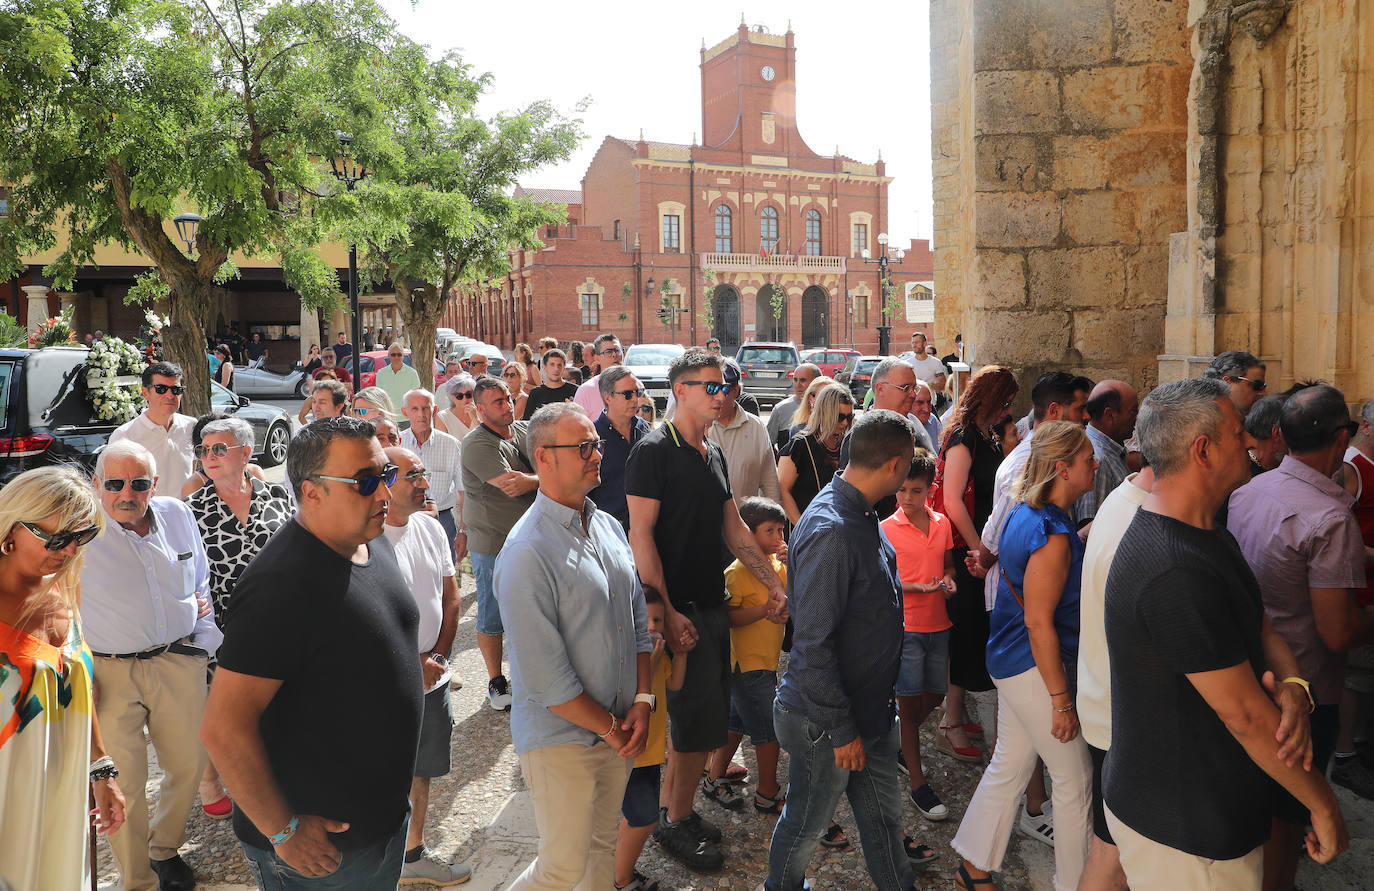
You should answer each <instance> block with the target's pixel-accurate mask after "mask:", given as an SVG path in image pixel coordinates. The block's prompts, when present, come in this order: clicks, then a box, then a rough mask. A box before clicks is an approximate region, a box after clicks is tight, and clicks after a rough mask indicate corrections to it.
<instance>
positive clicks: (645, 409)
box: [639, 405, 654, 417]
mask: <svg viewBox="0 0 1374 891" xmlns="http://www.w3.org/2000/svg"><path fill="white" fill-rule="evenodd" d="M639 413H640V414H641V415H649V416H650V417H653V414H654V407H653V406H652V405H641V406H640V407H639Z"/></svg>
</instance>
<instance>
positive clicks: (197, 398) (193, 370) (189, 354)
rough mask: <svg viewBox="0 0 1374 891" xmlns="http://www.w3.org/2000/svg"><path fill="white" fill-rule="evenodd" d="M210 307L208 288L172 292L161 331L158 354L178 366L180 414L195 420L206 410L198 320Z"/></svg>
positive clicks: (206, 369)
mask: <svg viewBox="0 0 1374 891" xmlns="http://www.w3.org/2000/svg"><path fill="white" fill-rule="evenodd" d="M209 304H210V285H209V284H208V283H202V282H193V283H187V284H183V285H182V286H180V287H174V288H172V293H171V299H170V300H169V301H168V315H170V316H171V324H170V325H168V326H167V327H166V328H164V329H162V353H163V355H164V356H166V357H167V360H168V361H169V362H175V363H177V364H178V365H180V366H181V370H182V373H183V375H184V376H183V377H182V380H181V382H182V384H183V385H184V386H185V387H186V392H185V393H184V394H183V395H182V397H181V413H182V414H186V415H190V416H191V417H193V418H194V417H199V416H200V415H203V414H205V413H206V412H208V411H209V410H210V363H209V361H208V360H207V359H206V358H205V335H204V333H203V331H202V329H201V321H200V318H199V316H200V315H201V311H203V310H204V309H205V308H206V307H208V306H209Z"/></svg>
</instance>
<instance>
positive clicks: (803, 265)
mask: <svg viewBox="0 0 1374 891" xmlns="http://www.w3.org/2000/svg"><path fill="white" fill-rule="evenodd" d="M844 261H845V258H844V257H817V256H811V255H808V254H784V253H777V254H770V255H769V256H767V257H765V256H763V255H761V254H702V255H701V265H702V266H706V267H709V268H711V269H714V270H716V271H717V272H755V271H766V272H798V273H813V274H814V273H828V274H832V275H840V274H842V273H843V272H844Z"/></svg>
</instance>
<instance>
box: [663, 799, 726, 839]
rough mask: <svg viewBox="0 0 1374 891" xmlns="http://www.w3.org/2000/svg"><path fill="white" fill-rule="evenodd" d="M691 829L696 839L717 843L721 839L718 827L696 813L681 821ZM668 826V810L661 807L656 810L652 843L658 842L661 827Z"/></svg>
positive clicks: (693, 812)
mask: <svg viewBox="0 0 1374 891" xmlns="http://www.w3.org/2000/svg"><path fill="white" fill-rule="evenodd" d="M682 822H683V823H687V824H688V825H690V826H691V827H692V831H693V832H695V833H696V834H697V838H704V839H706V840H707V841H709V842H719V841H720V840H721V838H722V836H721V834H720V827H719V826H717V825H716V824H715V823H712V822H711V821H710V820H707V819H706V818H705V817H703V816H702V815H701V814H699V813H697V812H696V811H692V812H691V813H690V814H688V815H687V816H686V817H684V818H683V820H682ZM667 825H668V809H667V808H666V807H661V808H659V809H658V826H656V827H654V832H653V836H654V841H658V834H659V833H660V832H662V831H663V827H665V826H667Z"/></svg>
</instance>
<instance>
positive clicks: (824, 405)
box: [778, 379, 854, 525]
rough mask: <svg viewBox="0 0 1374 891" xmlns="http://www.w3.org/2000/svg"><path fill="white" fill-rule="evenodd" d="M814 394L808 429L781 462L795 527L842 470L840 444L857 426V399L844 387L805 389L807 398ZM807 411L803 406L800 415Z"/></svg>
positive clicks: (788, 447)
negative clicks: (838, 471)
mask: <svg viewBox="0 0 1374 891" xmlns="http://www.w3.org/2000/svg"><path fill="white" fill-rule="evenodd" d="M820 380H821V379H817V383H819V381H820ZM813 391H814V393H815V400H814V402H813V404H812V405H811V406H810V411H809V412H807V418H806V424H805V426H804V427H803V428H802V430H801V432H799V433H798V434H796V435H795V436H793V437H792V439H791V440H789V441H788V443H787V445H785V446H783V447H782V454H781V457H780V458H779V459H778V485H779V486H780V488H781V490H782V509H783V511H784V512H786V514H787V520H788V522H790V523H792V524H793V525H795V524H796V522H797V521H798V520H800V519H801V515H802V512H803V511H805V510H806V506H807V505H808V504H810V503H811V499H813V498H815V497H816V494H817V493H818V492H820V490H821V489H824V488H825V485H826V483H828V482H830V478H831V477H832V476H834V475H835V471H836V470H838V469H839V465H840V442H841V441H842V440H843V439H844V435H845V433H847V432H848V431H849V428H850V427H852V426H853V425H854V397H853V396H852V395H851V394H850V392H849V389H848V388H847V387H845V386H844V384H838V383H836V382H835V381H827V382H826V383H824V384H822V385H821V386H820V387H817V386H816V384H815V383H813V384H811V386H809V387H807V388H806V395H807V397H808V398H809V397H810V396H811V395H812V393H813ZM805 408H807V405H806V404H805V403H803V405H802V407H801V408H799V409H798V410H797V413H798V414H801V411H802V409H805Z"/></svg>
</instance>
